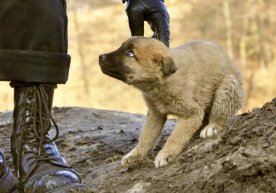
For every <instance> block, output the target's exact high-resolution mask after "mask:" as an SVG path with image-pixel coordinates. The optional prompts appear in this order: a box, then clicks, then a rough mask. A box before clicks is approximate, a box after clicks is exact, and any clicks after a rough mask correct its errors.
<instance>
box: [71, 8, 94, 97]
mask: <svg viewBox="0 0 276 193" xmlns="http://www.w3.org/2000/svg"><path fill="white" fill-rule="evenodd" d="M72 12H73V18H72V20H73V23H74V26H75V32H76V43H77V50H78V54H79V59H80V65H81V74H82V80H83V85H84V91H85V94H86V96H87V99H89V96H90V89H89V80H88V78H87V72H88V71H89V69H88V66H87V65H86V62H85V54H84V49H83V46H82V41H81V34H80V32H79V28H80V26H79V23H78V15H77V11H76V9H75V8H74V9H72Z"/></svg>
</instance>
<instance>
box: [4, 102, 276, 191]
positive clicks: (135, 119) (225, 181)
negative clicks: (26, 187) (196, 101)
mask: <svg viewBox="0 0 276 193" xmlns="http://www.w3.org/2000/svg"><path fill="white" fill-rule="evenodd" d="M54 117H55V118H56V120H57V122H58V123H59V125H60V128H61V129H60V130H61V135H60V138H59V140H58V141H57V144H58V146H59V149H60V151H61V153H62V155H64V156H65V157H66V158H67V159H68V161H69V163H70V164H71V165H72V166H73V167H74V168H76V170H77V171H78V172H79V173H80V175H81V177H82V178H83V180H84V182H85V183H87V184H89V186H91V188H93V189H94V190H95V192H101V193H109V192H110V193H115V192H117V193H123V192H125V193H147V192H151V193H182V192H183V193H184V192H187V193H191V192H194V193H200V192H203V193H205V192H206V193H207V192H210V193H211V192H212V193H216V192H217V193H223V192H225V193H226V192H227V193H228V192H229V193H230V192H231V193H236V192H237V193H255V192H256V193H262V192H273V193H275V192H276V99H274V100H273V101H272V102H269V103H267V104H265V105H264V106H263V107H262V108H260V109H255V110H254V111H253V112H250V113H244V114H242V115H238V116H236V117H233V118H232V119H231V120H229V122H228V124H227V128H226V129H225V131H224V133H222V134H221V135H220V137H218V138H215V139H208V140H203V139H200V138H198V137H195V138H194V139H193V140H191V142H190V143H189V144H187V146H186V148H185V149H184V150H183V152H182V153H181V155H180V156H179V157H178V158H177V160H176V161H175V162H173V163H172V164H170V165H169V166H167V167H164V168H161V169H155V168H154V165H153V158H154V156H155V155H156V153H157V151H158V150H159V149H160V147H161V146H162V145H163V144H164V142H165V140H166V138H167V136H168V135H169V133H170V132H171V130H172V128H173V127H174V125H175V121H174V120H170V121H168V123H167V124H166V129H165V131H164V133H163V135H162V137H161V139H160V142H159V143H158V145H157V146H156V148H155V150H154V151H153V153H152V154H151V155H150V156H149V158H148V159H146V160H145V161H143V162H142V163H139V164H136V165H134V166H133V167H131V168H127V169H126V168H122V167H121V166H120V159H121V158H122V156H123V155H124V154H125V153H127V152H128V151H130V150H131V149H132V148H133V147H134V146H135V144H136V143H137V138H138V136H139V133H140V129H141V127H142V124H143V120H144V116H143V115H136V114H129V113H121V112H111V111H103V110H95V109H85V108H55V109H54ZM10 126H11V112H6V113H0V147H1V150H4V152H5V155H6V156H7V158H8V161H9V163H11V159H10V156H9V155H10V152H9V139H8V138H9V135H10Z"/></svg>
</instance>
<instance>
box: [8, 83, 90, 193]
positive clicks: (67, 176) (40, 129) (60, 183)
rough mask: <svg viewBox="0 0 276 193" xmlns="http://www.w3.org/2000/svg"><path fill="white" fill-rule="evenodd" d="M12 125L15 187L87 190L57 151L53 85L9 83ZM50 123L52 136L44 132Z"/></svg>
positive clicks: (27, 192) (32, 192) (39, 191)
mask: <svg viewBox="0 0 276 193" xmlns="http://www.w3.org/2000/svg"><path fill="white" fill-rule="evenodd" d="M11 86H12V87H14V102H15V108H14V114H13V118H14V125H13V133H12V137H11V147H12V151H11V152H12V156H13V160H14V166H15V173H16V176H17V178H18V181H19V183H18V186H19V190H20V191H21V192H24V193H45V192H47V193H50V192H51V193H69V192H74V193H75V192H80V193H81V192H89V190H88V189H87V187H86V186H85V185H83V184H82V183H81V179H80V177H79V176H78V174H77V173H76V171H75V170H73V169H72V168H71V167H70V166H68V165H67V163H66V161H65V160H64V158H63V157H61V156H60V154H59V153H58V150H57V147H56V145H55V143H54V141H55V140H56V139H57V138H58V132H59V130H58V127H57V124H56V123H55V121H54V120H53V118H52V116H51V108H52V100H53V94H54V88H55V85H45V84H44V85H43V84H29V85H28V84H26V83H23V84H20V83H12V84H11ZM51 123H52V124H53V126H54V128H55V130H56V135H55V137H53V138H50V137H49V135H48V132H49V130H50V129H51Z"/></svg>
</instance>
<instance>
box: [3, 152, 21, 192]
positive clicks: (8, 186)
mask: <svg viewBox="0 0 276 193" xmlns="http://www.w3.org/2000/svg"><path fill="white" fill-rule="evenodd" d="M0 192H1V193H17V192H18V191H17V187H16V181H15V178H14V176H13V174H12V172H11V170H10V168H9V167H8V166H7V164H6V162H5V159H4V155H3V154H2V152H1V151H0Z"/></svg>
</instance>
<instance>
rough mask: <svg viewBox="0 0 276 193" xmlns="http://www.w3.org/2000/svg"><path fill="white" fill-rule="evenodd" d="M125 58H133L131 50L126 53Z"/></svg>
mask: <svg viewBox="0 0 276 193" xmlns="http://www.w3.org/2000/svg"><path fill="white" fill-rule="evenodd" d="M127 56H128V57H131V58H132V57H134V53H133V51H131V50H129V51H128V52H127Z"/></svg>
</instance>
